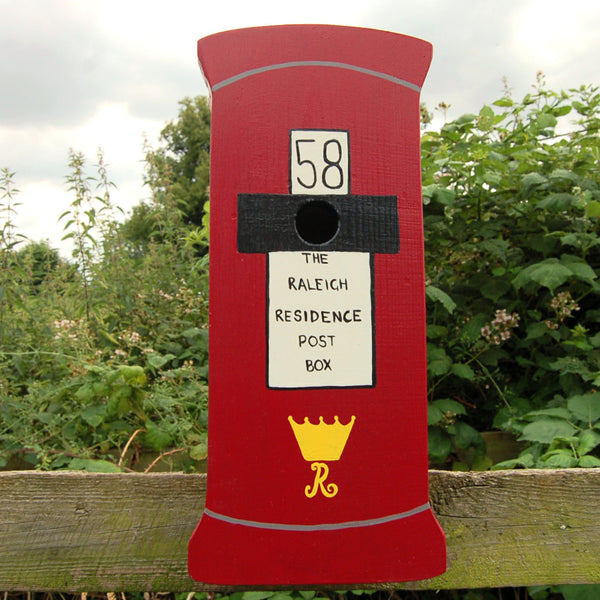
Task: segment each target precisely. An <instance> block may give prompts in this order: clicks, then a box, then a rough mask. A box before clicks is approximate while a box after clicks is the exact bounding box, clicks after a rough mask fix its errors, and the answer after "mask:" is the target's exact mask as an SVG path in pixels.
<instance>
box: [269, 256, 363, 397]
mask: <svg viewBox="0 0 600 600" xmlns="http://www.w3.org/2000/svg"><path fill="white" fill-rule="evenodd" d="M268 269H269V274H268V277H269V284H268V300H267V312H268V315H267V319H268V340H267V342H268V361H269V363H268V385H269V387H272V388H310V387H362V386H372V385H373V384H374V382H373V374H374V367H373V326H372V319H373V314H372V312H373V310H372V281H371V265H370V255H369V254H368V253H366V252H270V253H269V267H268Z"/></svg>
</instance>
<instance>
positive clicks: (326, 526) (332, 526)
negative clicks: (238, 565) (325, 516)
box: [204, 502, 431, 531]
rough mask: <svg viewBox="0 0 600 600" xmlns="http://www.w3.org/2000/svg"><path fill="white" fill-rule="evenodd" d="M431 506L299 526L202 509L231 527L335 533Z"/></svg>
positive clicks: (416, 511) (397, 517) (426, 505)
mask: <svg viewBox="0 0 600 600" xmlns="http://www.w3.org/2000/svg"><path fill="white" fill-rule="evenodd" d="M430 508H431V505H430V504H429V502H427V503H426V504H422V505H421V506H417V507H416V508H413V509H411V510H407V511H405V512H401V513H396V514H394V515H387V516H385V517H378V518H376V519H365V520H364V521H345V522H343V523H319V524H317V525H301V524H300V523H298V524H296V523H263V522H262V521H248V520H247V519H236V518H235V517H229V516H227V515H222V514H220V513H217V512H215V511H213V510H210V509H208V508H205V509H204V514H206V515H208V516H209V517H212V518H213V519H217V520H219V521H225V523H230V524H232V525H243V526H244V527H255V528H257V529H278V530H280V531H336V530H339V529H353V528H355V527H371V526H373V525H382V524H384V523H391V522H393V521H399V520H400V519H406V518H408V517H412V516H413V515H418V514H419V513H422V512H424V511H426V510H429V509H430Z"/></svg>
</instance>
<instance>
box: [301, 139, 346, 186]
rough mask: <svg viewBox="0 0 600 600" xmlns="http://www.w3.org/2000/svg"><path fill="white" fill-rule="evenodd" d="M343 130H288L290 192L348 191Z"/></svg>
mask: <svg viewBox="0 0 600 600" xmlns="http://www.w3.org/2000/svg"><path fill="white" fill-rule="evenodd" d="M348 148H349V144H348V132H347V131H329V130H319V129H316V130H315V129H292V131H291V132H290V177H291V186H290V188H291V189H290V192H291V193H292V194H349V193H350V159H349V156H350V155H349V150H348Z"/></svg>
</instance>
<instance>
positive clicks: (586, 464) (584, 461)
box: [579, 454, 600, 469]
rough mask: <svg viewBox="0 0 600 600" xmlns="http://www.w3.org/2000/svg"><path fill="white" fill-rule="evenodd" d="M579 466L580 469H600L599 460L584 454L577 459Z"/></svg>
mask: <svg viewBox="0 0 600 600" xmlns="http://www.w3.org/2000/svg"><path fill="white" fill-rule="evenodd" d="M579 466H580V467H581V468H582V469H597V468H598V467H600V458H596V457H595V456H590V455H589V454H586V455H585V456H582V457H581V458H580V459H579Z"/></svg>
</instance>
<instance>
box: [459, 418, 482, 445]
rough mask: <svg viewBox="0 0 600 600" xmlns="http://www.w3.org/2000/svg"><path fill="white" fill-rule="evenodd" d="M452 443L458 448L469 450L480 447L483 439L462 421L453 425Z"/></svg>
mask: <svg viewBox="0 0 600 600" xmlns="http://www.w3.org/2000/svg"><path fill="white" fill-rule="evenodd" d="M453 428H454V441H455V443H456V445H457V446H458V447H459V448H463V449H465V448H469V447H471V446H474V447H481V446H482V445H483V439H482V438H481V435H480V434H479V432H478V431H477V430H476V429H474V428H473V427H471V426H470V425H468V424H467V423H463V422H462V421H457V422H456V423H454V426H453Z"/></svg>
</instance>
